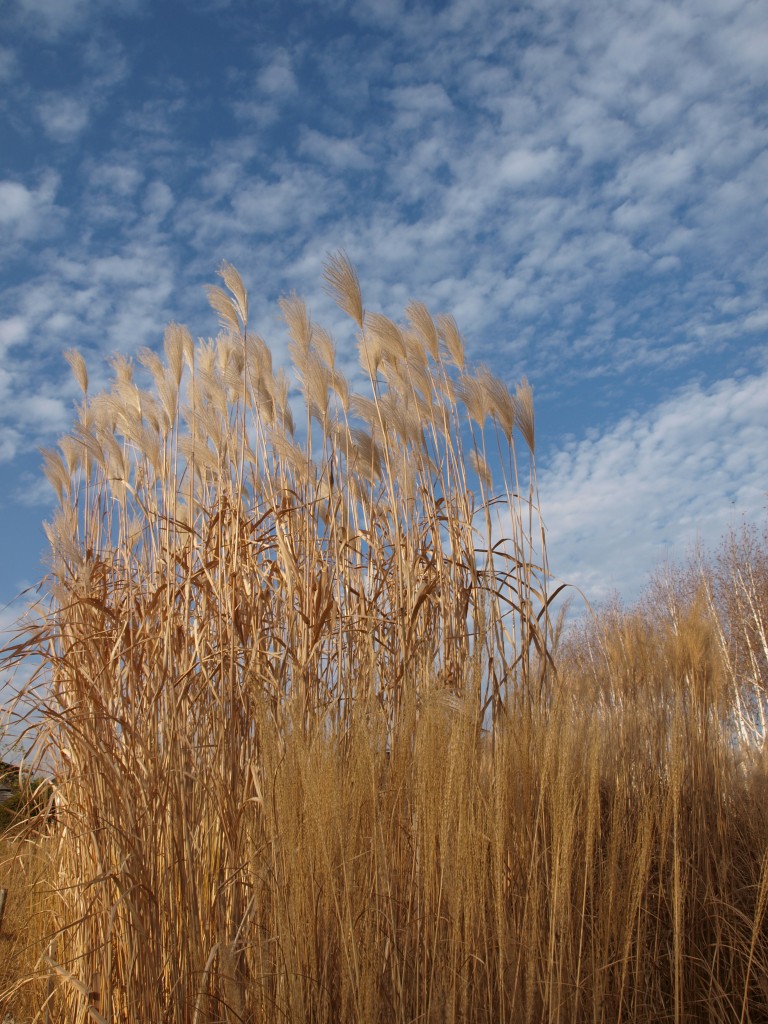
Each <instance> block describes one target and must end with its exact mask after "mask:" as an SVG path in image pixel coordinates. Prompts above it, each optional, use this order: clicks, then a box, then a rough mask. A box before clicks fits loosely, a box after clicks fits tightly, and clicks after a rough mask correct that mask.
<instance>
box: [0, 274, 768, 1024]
mask: <svg viewBox="0 0 768 1024" xmlns="http://www.w3.org/2000/svg"><path fill="white" fill-rule="evenodd" d="M326 276H327V283H328V285H329V288H330V289H331V290H332V291H333V293H334V294H335V296H336V297H337V299H338V301H339V304H340V306H341V307H342V309H344V310H345V311H346V312H347V313H348V314H349V316H350V317H351V318H352V320H353V321H354V324H355V329H356V331H357V336H358V343H359V352H360V366H361V371H362V380H363V381H364V383H365V387H364V389H363V391H362V393H357V392H355V391H354V390H353V387H352V385H350V383H349V382H348V381H347V380H346V379H345V378H344V377H343V376H342V375H341V373H340V371H339V368H338V366H337V363H336V356H335V349H334V345H333V342H332V340H331V338H330V337H329V335H328V334H327V333H326V332H325V331H324V330H323V329H322V328H320V327H318V326H317V325H315V324H313V323H312V322H311V320H310V318H309V316H308V314H307V311H306V309H305V307H304V304H303V303H302V302H301V301H300V300H299V299H297V298H295V297H293V298H290V299H287V300H284V301H283V304H282V307H283V313H284V317H285V321H286V324H287V327H288V332H289V335H290V339H291V340H290V346H289V350H290V356H291V359H292V363H293V373H292V376H287V375H285V374H284V373H283V372H277V373H275V372H274V370H273V365H272V356H271V354H270V351H269V349H268V348H267V346H266V345H265V343H264V342H263V341H262V340H261V339H260V338H258V337H256V336H254V335H252V334H251V333H250V332H249V330H248V309H247V296H246V293H245V289H244V287H243V285H242V282H241V280H240V277H239V276H238V274H237V273H236V272H235V271H234V269H233V268H231V267H229V266H225V267H224V268H223V269H222V277H223V279H224V283H225V285H226V287H227V291H223V290H220V289H211V292H210V298H211V302H212V305H213V306H214V308H215V309H216V310H217V311H218V313H219V315H220V318H221V324H222V332H221V334H220V335H219V336H218V338H217V339H215V341H212V342H201V343H199V344H197V345H195V344H194V343H193V341H192V339H191V337H190V335H189V334H188V332H187V331H186V330H185V329H184V328H181V327H178V326H176V325H172V326H171V327H169V328H168V330H167V331H166V335H165V360H161V359H160V358H159V357H158V356H156V355H155V354H154V353H151V352H144V353H142V354H141V357H140V360H141V362H142V364H143V366H144V367H145V368H146V370H147V371H148V375H149V378H151V381H152V385H151V387H150V388H149V390H143V389H141V388H140V387H138V386H137V384H136V383H135V382H134V371H133V367H132V366H131V365H130V364H129V363H128V362H127V361H126V360H124V359H122V358H120V357H118V358H116V359H115V361H114V373H115V376H114V381H113V384H112V387H111V390H110V391H109V392H108V393H104V394H99V395H93V396H89V395H88V376H87V370H86V367H85V363H84V361H83V360H82V358H81V357H80V356H79V355H78V354H76V353H70V354H69V359H70V363H71V365H72V368H73V371H74V373H75V375H76V377H77V379H78V381H79V382H80V384H81V386H82V389H83V392H84V395H85V397H84V399H83V402H82V404H81V406H80V407H79V409H78V415H77V422H76V424H75V428H74V430H73V431H72V433H71V434H70V435H68V436H67V437H65V438H63V439H62V440H61V441H60V443H59V451H58V452H48V453H46V455H45V458H46V464H47V471H48V475H49V478H50V479H51V482H52V483H53V485H54V487H55V488H56V490H57V493H58V496H59V500H60V508H59V511H58V513H57V515H56V517H55V518H54V521H53V522H52V523H51V524H50V525H49V526H48V535H49V538H50V542H51V572H50V576H49V577H48V580H47V590H48V594H49V595H50V600H49V603H48V604H47V605H46V606H44V607H42V608H41V609H40V611H39V617H38V620H37V622H35V623H30V624H29V625H28V626H27V627H26V631H25V633H24V634H23V635H22V636H21V637H20V638H19V643H18V644H17V645H16V646H15V647H14V648H11V649H9V651H8V652H7V653H6V661H7V662H8V663H12V662H14V661H15V662H18V661H20V660H21V661H23V660H25V659H27V658H30V657H32V656H33V655H38V656H40V657H41V667H40V669H39V673H38V676H37V677H36V678H35V679H33V681H32V683H31V684H30V685H29V686H28V687H27V688H26V689H25V691H24V693H23V694H22V697H21V700H20V703H19V705H18V709H17V713H18V714H22V715H27V716H30V721H31V719H32V718H35V720H36V724H35V729H36V731H37V734H38V736H39V739H38V747H37V751H38V756H39V757H41V758H45V759H47V762H48V763H49V764H52V765H53V767H54V769H55V772H56V777H57V781H56V785H55V791H56V799H57V811H56V823H55V827H53V826H47V833H46V834H45V835H43V836H40V835H38V836H37V838H36V839H35V843H36V844H37V845H36V848H37V849H39V850H40V851H43V852H44V854H45V857H47V858H48V860H47V861H46V863H49V864H50V868H49V876H50V877H49V878H48V891H47V893H46V898H45V913H44V914H43V913H42V912H41V915H40V917H39V920H41V921H45V922H46V923H45V928H41V929H40V930H39V951H40V954H41V955H40V956H39V957H38V958H37V959H36V960H35V961H34V963H33V964H32V965H31V966H30V987H31V988H32V989H33V990H34V992H35V993H36V994H37V1004H36V1005H38V1006H39V1007H40V1014H41V1019H42V1017H43V1015H44V1014H46V1013H48V1014H49V1015H50V1020H51V1021H62V1022H64V1021H67V1022H75V1021H85V1020H86V1019H92V1020H95V1021H100V1020H106V1021H110V1022H112V1021H122V1022H137V1021H148V1022H158V1024H159V1022H169V1024H182V1022H183V1024H203V1022H213V1021H222V1022H224V1021H227V1022H235V1021H249V1022H253V1024H256V1022H262V1021H264V1022H286V1021H288V1022H297V1024H298V1022H302V1024H303V1022H307V1021H315V1022H318V1024H320V1022H331V1021H334V1022H347V1021H350V1022H351V1021H360V1022H366V1024H367V1022H376V1021H381V1022H390V1021H392V1022H402V1024H405V1022H406V1021H407V1022H415V1021H424V1022H443V1021H487V1022H489V1024H490V1022H496V1021H520V1022H523V1021H525V1022H538V1021H542V1020H546V1021H553V1022H554V1021H562V1022H570V1021H573V1022H577V1021H578V1022H581V1021H584V1022H605V1024H613V1022H616V1021H622V1020H623V1021H660V1020H675V1021H699V1020H701V1021H733V1020H743V1021H748V1020H752V1021H757V1020H761V1019H766V1015H768V983H767V982H766V977H767V976H768V973H767V972H768V943H767V942H766V931H765V926H764V916H765V906H766V899H767V898H768V859H766V855H765V853H766V848H767V847H766V840H767V839H768V810H766V801H765V794H764V789H763V788H762V787H763V783H762V777H761V775H760V773H759V771H758V770H757V769H756V768H755V766H754V765H753V764H751V763H750V765H748V766H747V768H746V769H745V766H744V764H743V763H740V761H739V756H741V754H742V753H743V751H744V750H755V749H757V748H758V746H759V743H758V742H757V741H759V740H760V739H761V737H762V735H763V730H762V721H761V719H760V714H761V712H762V709H763V707H764V696H765V689H764V688H765V682H766V650H768V645H766V640H765V619H766V616H765V611H766V606H768V600H766V581H768V572H766V571H765V565H766V559H765V552H766V550H768V546H763V547H761V546H760V544H757V545H753V546H752V547H751V548H749V547H748V546H746V547H745V546H744V545H742V547H741V548H737V547H736V546H734V547H733V548H732V550H731V551H730V555H729V556H728V558H726V559H725V561H724V562H723V564H722V566H721V569H720V570H719V571H720V575H719V576H718V575H717V572H715V571H714V570H711V571H709V572H708V573H704V574H693V575H692V577H691V579H689V580H686V579H683V578H682V577H681V578H680V579H679V580H677V581H676V582H675V584H674V585H673V586H671V587H670V588H668V590H667V591H666V592H663V591H662V589H659V591H658V593H657V594H656V598H655V599H654V601H653V602H652V603H651V604H650V605H649V607H648V608H646V609H645V610H642V609H641V610H637V611H636V612H633V613H632V614H626V615H624V614H619V613H616V614H615V615H614V616H607V617H605V618H604V619H603V620H602V621H601V622H600V623H598V624H596V625H595V626H593V627H591V628H590V629H588V630H586V631H585V632H584V633H583V634H582V635H578V636H573V637H571V639H570V640H569V641H568V642H567V643H566V644H565V645H564V646H563V647H562V649H561V650H560V651H559V652H557V651H555V650H554V646H555V645H554V639H555V638H554V635H553V634H554V632H555V630H554V629H553V627H552V623H551V621H550V614H549V604H550V600H551V598H550V595H549V593H548V572H547V566H546V560H545V543H544V535H543V530H542V528H541V525H540V521H539V514H538V506H537V497H536V478H535V470H534V463H533V449H534V424H533V408H532V401H531V392H530V389H529V388H528V387H527V385H525V384H522V385H521V386H520V387H519V388H518V389H517V392H516V393H515V394H514V395H511V394H510V393H509V392H508V391H507V389H506V387H505V386H504V385H503V384H501V382H499V381H498V380H497V379H496V378H494V377H493V376H492V375H491V374H490V373H489V372H488V371H487V370H484V369H480V370H479V371H477V370H475V371H471V370H470V369H469V368H468V367H467V366H466V365H465V361H464V352H463V345H462V342H461V338H460V335H459V332H458V329H457V327H456V325H455V323H454V322H453V320H452V319H451V318H449V317H438V318H437V320H433V318H432V317H431V316H430V314H429V313H428V312H427V310H426V309H425V308H424V307H423V306H422V305H421V304H419V303H415V302H414V303H411V304H410V305H409V307H408V308H407V310H406V314H407V318H408V324H407V326H400V325H397V324H395V323H394V322H392V321H391V320H389V319H387V318H386V317H384V316H381V315H379V314H371V313H366V312H365V311H364V309H363V304H362V299H361V296H360V290H359V287H358V283H357V279H356V277H355V274H354V271H353V270H352V268H351V267H350V265H349V264H348V262H347V261H346V260H345V259H344V258H343V257H342V256H338V257H335V258H334V259H332V260H331V261H330V262H329V264H328V267H327V274H326ZM295 385H298V386H299V388H300V389H301V392H302V394H303V398H304V402H303V409H304V413H303V414H302V422H301V423H300V424H299V425H298V426H295V425H294V422H293V409H295V408H296V403H295V402H293V401H291V402H289V397H290V394H291V388H292V387H294V386H295ZM518 446H520V447H519V451H518ZM491 454H492V456H493V457H491ZM490 465H492V466H493V467H494V474H495V477H496V478H495V479H492V478H491V471H490V468H489V466H490ZM761 558H763V561H762V562H761V561H760V559H761ZM761 573H762V575H761ZM40 721H42V725H40V724H39V722H40ZM484 726H486V727H487V729H486V730H484ZM742 761H743V757H742ZM46 915H50V917H48V916H46ZM51 922H52V923H51ZM54 933H55V936H56V944H55V947H49V945H48V940H49V936H50V935H51V934H54ZM46 951H47V953H46ZM43 953H45V955H44V956H43V955H42V954H43ZM50 979H53V983H52V982H51V980H50Z"/></svg>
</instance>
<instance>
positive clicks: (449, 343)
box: [437, 313, 465, 370]
mask: <svg viewBox="0 0 768 1024" xmlns="http://www.w3.org/2000/svg"><path fill="white" fill-rule="evenodd" d="M437 326H438V330H439V332H440V337H441V338H442V339H443V341H444V342H445V347H446V348H447V349H448V354H449V355H450V357H451V360H452V362H453V365H454V366H455V367H456V368H457V369H459V370H463V369H464V359H465V357H464V341H463V340H462V337H461V334H460V333H459V328H458V326H457V325H456V321H455V319H454V318H453V317H452V316H450V315H449V314H447V313H441V314H440V315H439V316H438V318H437Z"/></svg>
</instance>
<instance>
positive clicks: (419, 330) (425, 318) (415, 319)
mask: <svg viewBox="0 0 768 1024" xmlns="http://www.w3.org/2000/svg"><path fill="white" fill-rule="evenodd" d="M405 313H406V316H407V317H408V319H409V320H410V321H411V323H412V324H413V326H414V329H415V331H416V334H417V335H418V337H419V338H420V339H421V341H422V343H423V344H424V345H425V346H426V349H427V351H428V352H429V354H430V355H431V356H432V358H433V359H434V360H437V359H438V358H439V355H440V337H439V335H438V333H437V327H436V326H435V322H434V320H433V319H432V316H431V314H430V312H429V310H428V309H427V307H426V306H425V305H424V303H423V302H418V301H416V300H415V299H414V300H413V301H411V302H409V303H408V305H407V306H406V309H405Z"/></svg>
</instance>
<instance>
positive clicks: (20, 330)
mask: <svg viewBox="0 0 768 1024" xmlns="http://www.w3.org/2000/svg"><path fill="white" fill-rule="evenodd" d="M1 201H2V200H0V202H1ZM28 334H29V324H28V323H27V321H26V320H25V319H24V317H22V316H11V317H8V319H7V320H0V352H2V353H3V354H4V353H5V350H6V349H7V348H8V347H9V346H11V345H18V344H20V343H21V342H23V341H26V339H27V336H28Z"/></svg>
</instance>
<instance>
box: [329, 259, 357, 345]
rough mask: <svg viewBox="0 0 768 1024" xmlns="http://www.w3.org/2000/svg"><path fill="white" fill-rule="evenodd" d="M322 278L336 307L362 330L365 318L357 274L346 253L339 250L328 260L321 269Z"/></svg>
mask: <svg viewBox="0 0 768 1024" xmlns="http://www.w3.org/2000/svg"><path fill="white" fill-rule="evenodd" d="M323 277H324V279H325V286H326V291H327V292H328V294H329V295H330V296H331V297H332V298H333V299H334V301H335V302H336V304H337V306H338V307H339V308H340V309H342V310H343V311H344V312H345V313H346V314H347V315H348V316H350V317H352V319H353V320H354V321H355V323H356V324H357V326H358V327H360V328H362V326H363V320H364V318H365V311H364V309H363V296H362V293H361V291H360V282H359V280H358V277H357V273H356V271H355V269H354V267H353V266H352V264H351V263H350V261H349V258H348V257H347V255H346V253H344V252H342V251H341V250H340V251H339V252H337V253H336V254H335V255H333V256H330V257H329V258H328V260H327V261H326V263H325V265H324V268H323Z"/></svg>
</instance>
